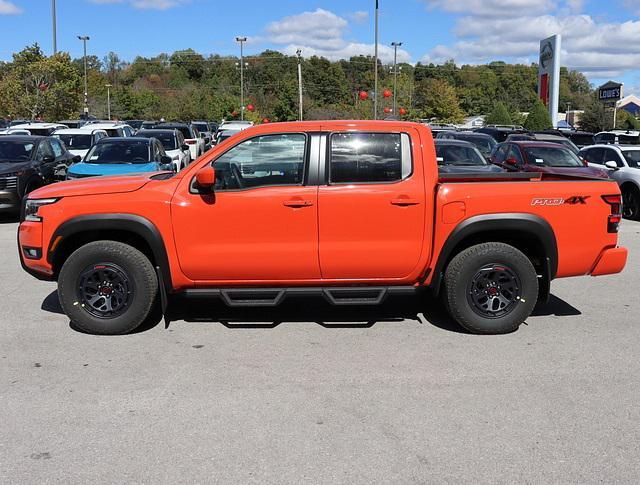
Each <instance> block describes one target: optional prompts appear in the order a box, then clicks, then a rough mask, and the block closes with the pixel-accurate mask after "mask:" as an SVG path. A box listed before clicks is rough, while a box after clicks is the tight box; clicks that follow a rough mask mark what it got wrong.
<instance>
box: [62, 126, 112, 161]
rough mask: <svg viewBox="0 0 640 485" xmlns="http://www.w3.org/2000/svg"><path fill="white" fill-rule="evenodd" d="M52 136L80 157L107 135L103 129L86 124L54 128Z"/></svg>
mask: <svg viewBox="0 0 640 485" xmlns="http://www.w3.org/2000/svg"><path fill="white" fill-rule="evenodd" d="M52 136H53V137H54V138H57V139H58V140H61V141H62V142H63V143H64V144H65V146H66V147H67V148H68V149H69V151H70V152H71V153H73V154H74V155H78V156H79V157H80V158H81V159H82V158H84V156H85V155H86V154H87V152H88V151H89V149H90V148H91V147H92V146H93V145H95V144H96V143H97V142H98V141H99V140H101V139H103V138H107V137H108V136H109V135H108V134H107V132H106V131H104V130H99V129H98V130H97V129H95V128H93V127H91V126H87V127H85V128H75V129H74V128H67V129H61V130H56V131H55V132H54V133H53V135H52Z"/></svg>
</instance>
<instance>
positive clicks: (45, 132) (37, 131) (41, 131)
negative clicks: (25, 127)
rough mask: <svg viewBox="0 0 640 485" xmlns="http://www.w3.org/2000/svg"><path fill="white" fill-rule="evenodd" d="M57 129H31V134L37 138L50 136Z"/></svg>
mask: <svg viewBox="0 0 640 485" xmlns="http://www.w3.org/2000/svg"><path fill="white" fill-rule="evenodd" d="M54 130H55V128H29V133H31V134H32V135H35V136H49V135H51V133H53V131H54Z"/></svg>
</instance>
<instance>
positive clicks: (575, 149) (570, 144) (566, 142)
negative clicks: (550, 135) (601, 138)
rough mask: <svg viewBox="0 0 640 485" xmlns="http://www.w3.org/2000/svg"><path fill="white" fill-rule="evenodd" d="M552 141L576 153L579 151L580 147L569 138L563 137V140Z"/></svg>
mask: <svg viewBox="0 0 640 485" xmlns="http://www.w3.org/2000/svg"><path fill="white" fill-rule="evenodd" d="M553 143H560V144H561V145H562V146H564V147H565V148H568V149H569V150H571V151H572V152H573V153H575V154H576V155H577V154H578V152H579V151H580V149H579V148H578V147H577V146H576V145H575V144H574V143H573V142H572V141H571V140H567V139H565V140H554V141H553Z"/></svg>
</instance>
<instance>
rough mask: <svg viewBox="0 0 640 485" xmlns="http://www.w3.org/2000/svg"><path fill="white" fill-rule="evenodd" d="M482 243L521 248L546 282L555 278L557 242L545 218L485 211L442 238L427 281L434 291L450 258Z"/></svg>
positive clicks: (438, 290) (440, 282)
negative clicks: (444, 238) (487, 212)
mask: <svg viewBox="0 0 640 485" xmlns="http://www.w3.org/2000/svg"><path fill="white" fill-rule="evenodd" d="M485 242H502V243H505V244H509V245H511V246H513V247H515V248H516V249H519V250H520V251H522V252H523V253H524V254H525V255H526V256H527V257H528V258H529V259H530V260H531V262H532V263H533V266H534V267H535V268H536V271H537V272H538V274H540V275H542V276H543V278H544V283H546V284H547V285H548V284H549V283H550V282H551V280H553V279H554V278H555V277H556V274H557V271H558V244H557V241H556V237H555V233H554V231H553V228H552V227H551V225H550V224H549V223H548V222H547V221H546V220H545V219H543V218H542V217H539V216H536V215H534V214H524V213H504V214H485V215H479V216H473V217H470V218H468V219H466V220H464V221H462V222H461V223H460V224H458V225H457V226H456V228H455V229H454V230H453V231H452V232H451V234H450V235H449V237H448V238H447V240H446V241H445V243H444V245H443V247H442V250H441V251H440V254H439V256H438V260H437V262H436V264H435V267H434V274H433V278H432V280H431V284H430V286H431V288H432V289H434V291H435V293H436V294H438V293H439V292H440V287H441V284H442V278H443V274H444V271H445V269H446V267H447V265H448V264H449V262H450V261H451V259H453V257H454V256H455V255H456V254H458V253H459V252H460V251H463V250H465V249H467V248H469V247H471V246H475V245H476V244H481V243H485ZM545 290H547V289H546V288H545ZM547 291H548V290H547Z"/></svg>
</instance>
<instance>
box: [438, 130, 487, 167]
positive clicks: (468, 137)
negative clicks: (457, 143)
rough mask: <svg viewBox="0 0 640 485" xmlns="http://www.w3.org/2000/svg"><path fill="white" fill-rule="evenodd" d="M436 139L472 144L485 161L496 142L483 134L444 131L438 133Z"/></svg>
mask: <svg viewBox="0 0 640 485" xmlns="http://www.w3.org/2000/svg"><path fill="white" fill-rule="evenodd" d="M436 138H437V139H443V140H461V141H467V142H469V143H473V145H474V146H475V147H476V148H477V149H478V150H480V153H481V154H482V156H483V157H484V158H486V159H487V160H488V159H489V157H490V156H491V153H492V152H493V149H494V148H495V146H496V145H497V142H496V141H495V140H494V139H493V137H491V136H489V135H486V134H484V133H475V132H473V131H444V132H441V133H438V136H437V137H436Z"/></svg>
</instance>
